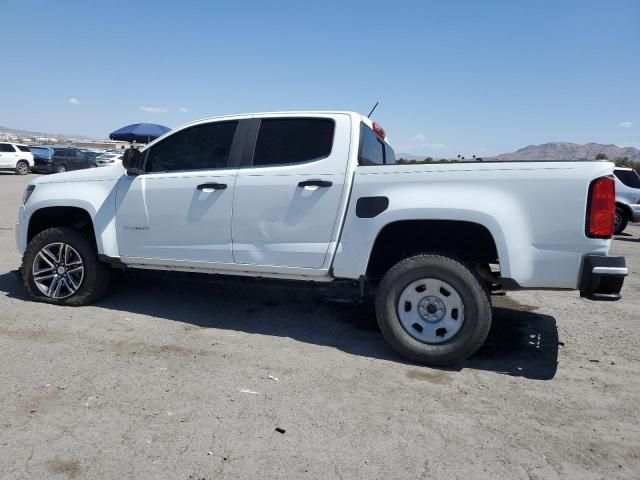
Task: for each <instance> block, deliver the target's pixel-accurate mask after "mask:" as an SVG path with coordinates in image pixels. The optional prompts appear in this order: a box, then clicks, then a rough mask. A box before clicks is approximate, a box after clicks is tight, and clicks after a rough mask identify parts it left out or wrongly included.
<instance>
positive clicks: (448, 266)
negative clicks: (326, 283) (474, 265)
mask: <svg viewBox="0 0 640 480" xmlns="http://www.w3.org/2000/svg"><path fill="white" fill-rule="evenodd" d="M376 316H377V318H378V324H379V326H380V330H381V331H382V334H383V335H384V337H385V338H386V339H387V341H388V342H389V343H390V344H391V346H392V347H393V348H394V349H395V350H396V351H397V352H398V353H400V354H401V355H403V356H404V357H406V358H408V359H410V360H412V361H415V362H419V363H424V364H427V365H439V366H443V365H452V364H457V363H460V362H461V361H463V360H464V359H466V358H467V357H468V356H470V355H471V354H473V353H474V352H475V351H476V350H477V349H478V348H480V346H481V345H482V344H483V343H484V341H485V339H486V338H487V334H488V333H489V329H490V327H491V316H492V314H491V304H490V303H489V296H488V294H487V291H486V290H485V288H484V287H483V286H482V284H481V283H480V281H479V280H478V278H477V277H476V276H475V275H474V274H473V273H472V272H471V270H469V269H468V268H467V267H466V266H464V265H463V264H462V263H460V262H458V261H456V260H454V259H452V258H449V257H443V256H440V255H417V256H414V257H410V258H407V259H405V260H402V261H401V262H399V263H397V264H396V265H395V266H394V267H392V268H391V269H390V270H389V271H388V272H387V273H386V274H385V276H384V277H383V279H382V282H381V283H380V286H379V288H378V292H377V295H376Z"/></svg>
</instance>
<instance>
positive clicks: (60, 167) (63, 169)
mask: <svg viewBox="0 0 640 480" xmlns="http://www.w3.org/2000/svg"><path fill="white" fill-rule="evenodd" d="M66 171H67V166H66V165H58V166H57V167H56V173H64V172H66Z"/></svg>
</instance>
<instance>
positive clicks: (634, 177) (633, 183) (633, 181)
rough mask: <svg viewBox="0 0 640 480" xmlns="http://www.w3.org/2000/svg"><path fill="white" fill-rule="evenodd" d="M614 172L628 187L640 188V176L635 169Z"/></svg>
mask: <svg viewBox="0 0 640 480" xmlns="http://www.w3.org/2000/svg"><path fill="white" fill-rule="evenodd" d="M613 174H614V175H615V176H616V177H618V180H620V181H621V182H622V183H624V184H625V185H626V186H627V187H631V188H640V176H639V175H638V174H637V173H636V171H635V170H614V171H613Z"/></svg>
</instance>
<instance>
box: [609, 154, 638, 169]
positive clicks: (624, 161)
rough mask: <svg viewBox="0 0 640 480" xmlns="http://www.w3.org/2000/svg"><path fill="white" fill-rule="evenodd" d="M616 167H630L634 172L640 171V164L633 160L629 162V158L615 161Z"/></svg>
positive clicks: (619, 158) (620, 158)
mask: <svg viewBox="0 0 640 480" xmlns="http://www.w3.org/2000/svg"><path fill="white" fill-rule="evenodd" d="M614 162H615V164H616V167H629V168H633V169H634V170H636V171H638V170H640V164H639V163H638V162H634V161H633V160H629V157H618V158H616V159H615V160H614Z"/></svg>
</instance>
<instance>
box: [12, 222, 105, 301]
mask: <svg viewBox="0 0 640 480" xmlns="http://www.w3.org/2000/svg"><path fill="white" fill-rule="evenodd" d="M21 273H22V279H23V282H24V285H25V287H26V288H27V290H28V291H29V293H30V294H31V296H32V297H33V299H34V300H37V301H39V302H47V303H55V304H58V305H73V306H79V305H87V304H89V303H92V302H94V301H96V300H98V299H99V298H100V297H102V296H103V295H104V294H105V293H106V291H107V289H108V287H109V280H110V275H111V269H110V267H109V266H108V265H107V264H105V263H102V262H100V260H99V259H98V254H97V252H96V249H95V246H94V245H93V244H92V242H91V241H90V239H89V238H88V237H87V236H86V235H83V234H82V233H81V232H79V231H78V230H75V229H73V228H68V227H55V228H49V229H47V230H44V231H42V232H40V233H39V234H38V235H36V236H35V237H34V238H33V240H31V242H29V245H28V246H27V250H26V251H25V253H24V256H23V258H22V267H21Z"/></svg>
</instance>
